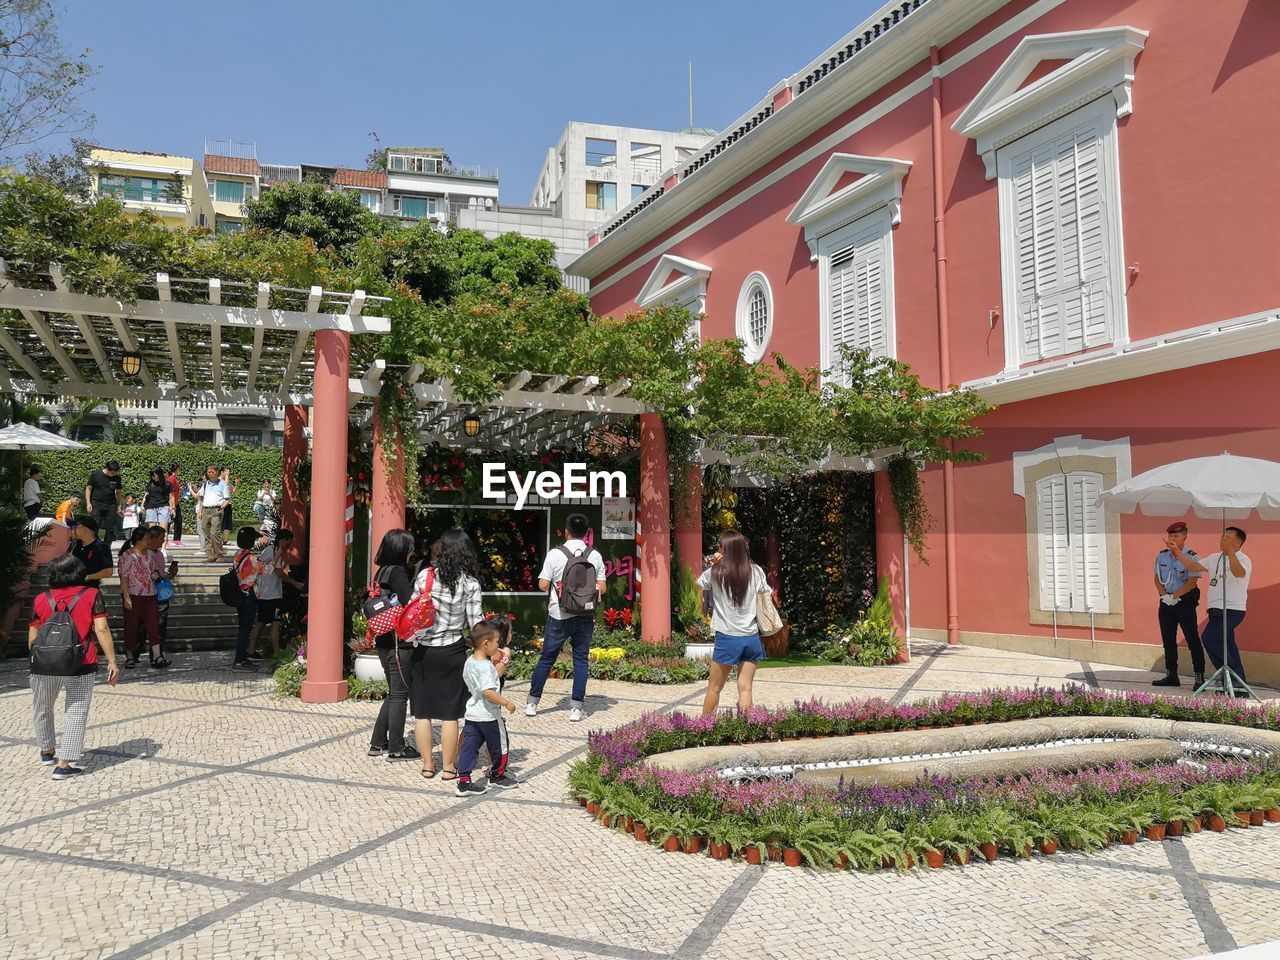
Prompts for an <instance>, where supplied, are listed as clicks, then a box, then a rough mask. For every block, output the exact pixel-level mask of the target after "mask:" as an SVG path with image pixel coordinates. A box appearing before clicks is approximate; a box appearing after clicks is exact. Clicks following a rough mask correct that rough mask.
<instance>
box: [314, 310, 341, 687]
mask: <svg viewBox="0 0 1280 960" xmlns="http://www.w3.org/2000/svg"><path fill="white" fill-rule="evenodd" d="M350 360H351V338H350V336H349V335H348V334H347V333H346V332H344V331H342V330H321V331H319V332H318V333H317V334H316V360H315V384H314V387H313V394H314V397H315V401H314V408H313V410H312V427H311V432H312V437H313V438H314V439H315V444H314V449H313V450H312V453H311V547H312V549H311V554H310V564H309V567H308V572H309V575H310V583H309V584H308V591H309V598H308V602H307V679H306V680H305V681H303V684H302V699H303V700H305V701H306V702H308V703H334V702H336V701H338V700H345V699H346V696H347V682H346V680H345V679H343V676H342V644H343V639H344V634H345V632H346V629H345V628H346V625H345V623H344V622H343V621H344V619H345V611H344V609H343V604H344V593H345V580H346V566H347V563H346V550H345V546H344V539H345V536H346V499H347V377H348V373H349V366H350Z"/></svg>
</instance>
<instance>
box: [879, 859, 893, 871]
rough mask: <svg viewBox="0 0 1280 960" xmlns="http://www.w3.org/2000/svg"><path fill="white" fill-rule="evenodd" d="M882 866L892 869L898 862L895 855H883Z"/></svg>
mask: <svg viewBox="0 0 1280 960" xmlns="http://www.w3.org/2000/svg"><path fill="white" fill-rule="evenodd" d="M880 866H881V867H882V868H883V869H885V870H892V869H893V868H894V867H895V866H897V862H896V861H895V860H894V859H893V857H881V858H880Z"/></svg>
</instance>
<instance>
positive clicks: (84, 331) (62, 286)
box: [49, 263, 116, 383]
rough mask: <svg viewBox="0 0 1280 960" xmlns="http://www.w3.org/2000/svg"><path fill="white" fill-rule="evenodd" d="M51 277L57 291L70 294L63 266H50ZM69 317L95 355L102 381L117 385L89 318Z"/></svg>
mask: <svg viewBox="0 0 1280 960" xmlns="http://www.w3.org/2000/svg"><path fill="white" fill-rule="evenodd" d="M49 276H51V277H52V278H53V285H54V287H55V288H56V289H57V290H59V291H61V292H63V293H68V292H70V290H71V288H70V286H68V285H67V277H66V274H65V273H63V271H62V265H61V264H59V263H51V264H49ZM68 316H70V317H71V319H72V321H73V322H74V323H75V325H76V328H77V329H78V330H79V331H80V336H81V337H82V338H83V339H84V342H85V343H86V344H88V345H89V352H90V353H91V354H93V359H94V362H95V363H97V365H98V370H99V372H100V373H101V374H102V379H103V380H105V381H106V382H107V383H115V382H116V374H115V371H114V370H112V369H111V363H110V361H109V360H108V359H107V353H106V351H105V350H103V349H102V341H101V340H99V339H98V334H97V331H95V330H94V329H93V324H92V323H90V322H89V318H88V317H86V316H85V315H84V314H83V313H75V312H71V313H69V314H68Z"/></svg>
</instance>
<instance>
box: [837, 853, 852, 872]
mask: <svg viewBox="0 0 1280 960" xmlns="http://www.w3.org/2000/svg"><path fill="white" fill-rule="evenodd" d="M850 862H851V861H850V860H849V858H848V857H846V856H845V855H844V851H843V850H842V851H840V852H839V853H837V854H836V866H837V867H839V868H840V869H841V870H848V869H849V864H850Z"/></svg>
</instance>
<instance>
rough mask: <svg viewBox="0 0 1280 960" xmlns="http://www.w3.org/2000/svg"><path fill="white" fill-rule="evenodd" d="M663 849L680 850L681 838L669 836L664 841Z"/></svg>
mask: <svg viewBox="0 0 1280 960" xmlns="http://www.w3.org/2000/svg"><path fill="white" fill-rule="evenodd" d="M662 849H663V850H666V851H667V852H668V853H676V852H678V851H679V849H680V838H679V837H667V839H666V840H664V841H663V842H662Z"/></svg>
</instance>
